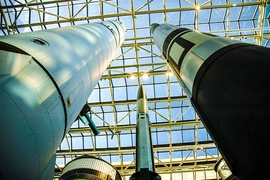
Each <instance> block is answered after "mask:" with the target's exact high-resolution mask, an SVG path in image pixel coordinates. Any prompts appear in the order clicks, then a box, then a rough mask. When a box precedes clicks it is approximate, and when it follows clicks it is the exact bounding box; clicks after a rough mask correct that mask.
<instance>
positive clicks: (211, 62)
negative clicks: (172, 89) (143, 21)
mask: <svg viewBox="0 0 270 180" xmlns="http://www.w3.org/2000/svg"><path fill="white" fill-rule="evenodd" d="M151 32H152V34H153V39H154V42H155V43H156V45H157V46H158V48H159V49H160V50H161V52H162V53H163V56H164V57H165V58H166V60H167V62H168V64H169V66H170V67H171V69H172V71H173V72H174V74H175V75H176V77H177V78H178V80H179V83H180V84H181V86H182V88H183V89H184V90H185V92H186V94H187V96H188V97H189V98H190V100H191V102H192V104H193V106H194V108H195V109H196V111H197V113H198V114H199V116H200V117H201V120H202V122H203V123H204V125H205V127H206V128H207V130H208V132H209V133H210V135H211V137H212V139H213V140H214V142H215V144H216V145H217V147H218V149H219V151H220V152H221V154H222V156H223V158H224V160H225V161H226V163H227V164H228V166H229V168H230V169H231V171H232V173H233V174H234V175H235V176H236V177H237V178H239V179H257V178H258V177H259V176H260V175H262V174H265V172H267V169H268V168H267V167H269V165H268V162H269V160H270V158H269V152H268V150H267V149H266V148H265V143H266V142H268V139H269V137H270V131H269V128H270V121H269V119H270V94H269V92H270V81H269V79H270V73H269V69H270V49H269V48H265V47H261V46H257V45H252V44H247V43H242V42H240V41H234V40H231V39H227V38H223V37H219V36H214V35H211V34H206V33H201V32H197V31H194V30H191V29H186V28H180V27H177V26H173V25H169V24H160V25H159V24H153V25H152V27H151Z"/></svg>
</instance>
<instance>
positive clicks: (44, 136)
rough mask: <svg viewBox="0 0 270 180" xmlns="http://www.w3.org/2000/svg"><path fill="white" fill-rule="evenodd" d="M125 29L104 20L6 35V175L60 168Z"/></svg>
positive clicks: (2, 152) (0, 105) (2, 105)
mask: <svg viewBox="0 0 270 180" xmlns="http://www.w3.org/2000/svg"><path fill="white" fill-rule="evenodd" d="M125 31H126V30H125V28H124V27H123V25H122V24H121V23H120V22H118V21H104V22H100V23H91V24H86V25H78V26H72V27H63V28H58V29H52V30H44V31H36V32H30V33H23V34H17V35H9V36H3V37H0V143H1V147H0V179H28V180H31V179H38V180H39V179H46V176H47V177H48V176H51V175H48V174H53V173H54V165H55V163H54V161H55V158H54V154H55V152H56V150H57V148H58V147H59V145H60V143H61V141H62V139H63V137H64V136H65V134H66V133H67V132H68V130H69V128H70V126H71V125H72V123H73V122H74V120H75V119H76V118H77V116H78V114H79V113H80V111H81V109H82V107H83V105H84V104H85V102H86V101H87V99H88V97H89V95H90V94H91V92H92V90H93V89H94V87H95V86H96V84H97V82H98V81H99V79H100V77H101V76H102V74H103V72H104V71H105V70H106V68H107V67H108V66H109V64H110V62H111V60H112V58H113V56H114V55H115V53H116V51H117V50H118V49H119V47H120V45H121V44H122V43H123V41H124V36H125ZM51 171H53V172H51ZM47 172H48V173H47Z"/></svg>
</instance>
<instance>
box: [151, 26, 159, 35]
mask: <svg viewBox="0 0 270 180" xmlns="http://www.w3.org/2000/svg"><path fill="white" fill-rule="evenodd" d="M158 26H159V24H158V23H153V24H151V25H150V32H151V34H154V31H155V29H156V28H157V27H158Z"/></svg>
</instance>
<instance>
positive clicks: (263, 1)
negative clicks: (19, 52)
mask: <svg viewBox="0 0 270 180" xmlns="http://www.w3.org/2000/svg"><path fill="white" fill-rule="evenodd" d="M268 3H269V2H268V1H267V0H208V1H207V0H112V1H105V0H98V1H97V0H93V1H91V0H1V4H0V9H1V31H0V35H2V36H5V35H8V34H17V33H24V32H30V31H38V30H45V29H51V28H58V27H64V26H76V25H78V24H85V23H91V22H96V21H104V20H119V21H121V22H122V23H123V24H124V25H125V27H126V29H127V34H126V40H125V42H124V43H123V44H122V46H121V49H120V50H119V52H118V54H117V55H116V56H115V58H114V59H113V61H112V63H111V65H110V66H109V67H108V69H107V70H106V72H105V73H104V74H103V76H102V78H101V79H100V81H99V83H98V84H97V86H96V88H95V90H94V91H93V93H92V94H91V95H90V97H89V99H88V102H87V103H88V104H89V106H90V107H91V112H90V115H91V117H92V119H93V121H94V122H95V124H96V125H97V126H98V128H99V131H100V134H99V135H97V136H94V134H93V132H92V131H91V129H90V128H89V127H88V126H86V125H84V124H83V123H82V122H81V121H79V120H76V121H75V122H74V124H73V125H72V128H71V129H70V131H69V132H68V134H67V135H66V138H65V139H64V140H63V142H62V144H61V146H60V147H59V149H58V150H57V153H56V156H57V160H56V166H55V179H58V177H59V175H60V173H61V170H62V169H63V167H64V166H65V164H67V163H68V162H69V161H70V160H72V159H74V158H75V157H77V156H80V155H83V154H90V155H94V156H98V157H100V158H102V159H104V160H106V161H108V162H110V163H111V164H112V165H114V166H115V167H116V168H117V169H118V170H119V172H120V174H121V175H122V177H123V179H129V177H130V176H131V174H133V173H134V171H135V169H134V167H135V166H134V162H135V161H134V160H135V142H136V141H135V133H136V131H135V124H136V96H137V89H138V85H140V84H142V85H143V86H144V88H145V89H146V93H147V97H148V105H149V117H150V120H151V131H152V141H153V146H154V147H153V149H154V158H155V165H156V171H157V172H158V173H159V174H160V175H161V176H162V179H164V180H166V179H217V178H219V176H218V175H217V174H216V173H215V171H214V170H213V169H214V165H215V163H216V162H217V161H218V160H219V159H220V158H221V155H220V154H219V152H218V150H217V148H216V147H215V144H214V143H213V141H212V139H211V137H210V136H209V134H208V133H207V131H206V129H205V128H204V126H203V124H202V122H201V121H200V118H199V117H198V116H197V114H196V112H195V110H194V109H193V107H192V105H191V103H190V101H189V100H188V99H187V97H186V95H185V93H184V92H183V90H182V88H181V87H180V85H179V83H178V81H177V80H176V78H175V77H174V76H173V75H172V74H171V71H170V68H169V67H168V66H167V64H166V61H165V60H164V58H163V56H162V54H161V52H160V51H159V50H158V48H157V47H156V46H155V44H154V42H153V40H152V37H151V34H150V31H149V26H150V25H151V24H152V23H170V24H173V25H177V26H182V27H187V28H191V29H195V30H199V31H204V32H209V33H213V34H216V35H220V36H225V37H227V38H234V39H237V40H239V41H244V42H248V43H252V44H258V45H262V46H267V47H268V46H270V45H269V29H270V28H269V8H268Z"/></svg>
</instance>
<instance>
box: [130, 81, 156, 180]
mask: <svg viewBox="0 0 270 180" xmlns="http://www.w3.org/2000/svg"><path fill="white" fill-rule="evenodd" d="M135 165H136V170H135V171H136V172H135V173H134V174H133V175H132V176H131V178H130V180H137V179H160V176H159V175H158V174H157V173H156V172H155V163H154V155H153V145H152V139H151V129H150V121H149V116H148V103H147V96H146V93H145V90H144V88H143V86H142V85H140V86H139V88H138V92H137V124H136V163H135Z"/></svg>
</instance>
